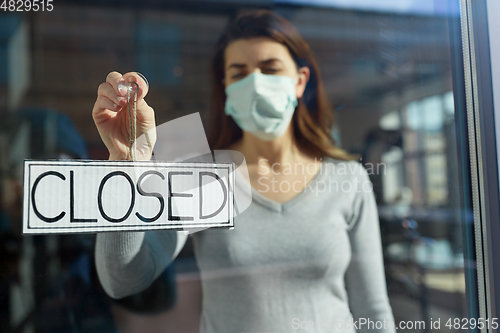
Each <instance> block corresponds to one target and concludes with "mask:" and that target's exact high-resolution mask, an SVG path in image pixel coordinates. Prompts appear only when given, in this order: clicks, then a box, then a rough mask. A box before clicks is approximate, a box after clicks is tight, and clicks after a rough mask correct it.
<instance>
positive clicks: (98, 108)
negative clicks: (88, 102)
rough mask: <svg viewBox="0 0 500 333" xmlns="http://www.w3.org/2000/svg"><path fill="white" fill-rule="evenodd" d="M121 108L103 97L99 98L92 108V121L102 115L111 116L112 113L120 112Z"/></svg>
mask: <svg viewBox="0 0 500 333" xmlns="http://www.w3.org/2000/svg"><path fill="white" fill-rule="evenodd" d="M121 109H122V107H121V106H120V105H117V104H116V103H115V102H113V101H111V100H110V99H109V98H107V97H105V96H99V97H97V100H96V102H95V104H94V108H93V110H92V115H93V116H94V119H95V118H96V117H100V116H102V115H108V116H111V115H112V113H110V111H111V112H113V113H116V112H118V111H120V110H121Z"/></svg>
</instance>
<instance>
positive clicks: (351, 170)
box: [323, 156, 369, 181]
mask: <svg viewBox="0 0 500 333" xmlns="http://www.w3.org/2000/svg"><path fill="white" fill-rule="evenodd" d="M323 167H324V169H325V171H326V172H327V173H328V174H330V175H332V176H337V177H338V178H340V179H342V180H346V181H356V180H358V181H367V180H368V181H369V177H368V172H367V170H366V169H365V167H364V166H363V165H362V164H361V163H359V162H358V161H343V160H338V159H334V158H332V157H329V156H328V157H324V158H323Z"/></svg>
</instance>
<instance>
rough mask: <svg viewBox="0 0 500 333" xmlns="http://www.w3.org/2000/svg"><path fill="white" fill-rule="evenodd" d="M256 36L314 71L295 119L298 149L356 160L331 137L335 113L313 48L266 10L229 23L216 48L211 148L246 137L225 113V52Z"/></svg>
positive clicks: (285, 22) (288, 25)
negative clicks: (233, 44)
mask: <svg viewBox="0 0 500 333" xmlns="http://www.w3.org/2000/svg"><path fill="white" fill-rule="evenodd" d="M253 37H269V38H271V39H273V40H275V41H276V42H278V43H281V44H283V45H284V46H286V47H287V48H288V51H289V52H290V54H291V56H292V58H293V59H294V61H295V63H296V64H297V66H298V68H300V67H304V66H307V67H309V69H310V72H311V74H310V78H309V81H308V83H307V85H306V89H305V91H304V95H303V96H302V98H300V99H299V101H298V102H299V103H298V105H297V108H296V109H295V113H294V115H293V118H292V122H293V133H294V139H295V143H296V144H297V146H298V147H299V148H300V149H301V150H303V151H307V152H309V153H310V154H313V156H325V155H326V156H331V157H333V158H336V159H340V160H352V159H354V158H355V157H353V156H352V155H350V154H348V153H347V152H345V151H344V150H342V149H340V148H338V147H336V146H335V144H334V140H333V138H332V136H331V134H330V130H331V128H332V126H333V124H334V119H333V113H332V112H331V110H330V106H329V104H328V100H327V98H326V94H325V91H324V88H323V83H322V80H321V76H320V74H319V69H318V65H317V63H316V60H315V59H314V56H313V53H312V51H311V49H310V47H309V45H308V44H307V43H306V41H305V40H304V39H303V38H302V37H301V36H300V34H299V33H298V31H297V30H296V29H295V28H294V26H293V25H292V24H291V23H290V22H288V21H287V20H285V19H284V18H282V17H281V16H279V15H277V14H275V13H273V12H272V11H269V10H263V9H259V10H249V11H244V12H242V13H240V14H238V15H236V17H234V18H233V19H231V20H230V21H229V23H228V24H227V26H226V28H225V30H224V32H223V34H222V36H221V37H220V39H219V41H218V42H217V45H216V47H215V53H214V56H213V59H212V79H213V83H212V86H213V94H212V105H211V128H210V136H209V144H210V147H211V149H213V150H214V149H227V147H228V146H230V145H231V144H232V143H234V142H236V141H238V140H239V139H240V138H241V137H242V130H241V129H240V128H239V126H238V125H237V124H236V122H235V121H234V120H233V118H232V117H231V116H228V115H226V114H225V112H224V106H225V102H226V94H225V87H224V84H223V79H224V51H225V49H226V47H227V46H228V45H229V44H230V43H231V42H233V41H235V40H237V39H248V38H253Z"/></svg>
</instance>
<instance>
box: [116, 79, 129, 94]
mask: <svg viewBox="0 0 500 333" xmlns="http://www.w3.org/2000/svg"><path fill="white" fill-rule="evenodd" d="M118 91H119V92H120V95H122V96H125V95H126V94H127V84H126V83H125V81H120V82H118Z"/></svg>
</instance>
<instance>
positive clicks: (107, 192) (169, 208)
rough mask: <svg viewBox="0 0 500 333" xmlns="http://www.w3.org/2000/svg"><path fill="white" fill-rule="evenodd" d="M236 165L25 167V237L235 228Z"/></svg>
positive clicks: (62, 164)
mask: <svg viewBox="0 0 500 333" xmlns="http://www.w3.org/2000/svg"><path fill="white" fill-rule="evenodd" d="M233 189H234V164H233V163H167V162H131V161H25V162H24V214H23V233H24V234H51V233H84V232H102V231H140V230H154V229H171V230H188V229H198V228H212V227H222V228H232V227H233V217H234V214H233V199H234V195H233V193H234V191H233Z"/></svg>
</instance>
